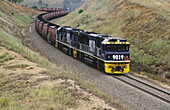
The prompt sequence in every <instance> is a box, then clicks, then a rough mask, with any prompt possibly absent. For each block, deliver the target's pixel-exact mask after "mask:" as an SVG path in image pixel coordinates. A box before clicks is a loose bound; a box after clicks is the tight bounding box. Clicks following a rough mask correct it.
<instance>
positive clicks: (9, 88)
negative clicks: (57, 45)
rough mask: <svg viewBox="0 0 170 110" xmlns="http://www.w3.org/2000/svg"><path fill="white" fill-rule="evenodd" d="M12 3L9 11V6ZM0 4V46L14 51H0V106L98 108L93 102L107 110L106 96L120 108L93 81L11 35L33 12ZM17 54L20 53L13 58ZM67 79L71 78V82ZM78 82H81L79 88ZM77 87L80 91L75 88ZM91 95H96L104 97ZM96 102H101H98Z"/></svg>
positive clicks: (15, 108)
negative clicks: (45, 56)
mask: <svg viewBox="0 0 170 110" xmlns="http://www.w3.org/2000/svg"><path fill="white" fill-rule="evenodd" d="M9 4H10V5H9ZM11 5H12V7H13V9H12V10H11V8H9V7H11ZM0 6H1V7H0V10H2V11H1V12H0V18H1V19H0V23H2V25H1V26H2V27H3V28H1V29H0V46H3V48H4V47H5V48H7V49H8V51H9V50H13V51H15V52H17V53H15V52H11V51H10V52H11V53H13V54H15V56H11V55H9V52H5V51H1V50H0V61H1V62H0V68H1V69H0V108H1V109H9V110H12V109H14V110H20V109H27V110H28V109H67V108H73V109H74V108H75V107H76V108H78V107H79V108H80V109H81V108H83V107H86V108H87V107H89V109H90V107H91V108H97V107H95V106H93V105H91V104H92V103H96V104H94V105H97V106H98V107H100V108H102V109H107V108H108V109H109V108H110V107H109V106H108V105H107V104H105V102H104V101H103V99H104V100H106V99H108V100H109V101H112V102H113V103H111V104H112V105H113V106H116V107H118V109H123V107H122V105H120V104H118V103H117V102H115V101H113V100H112V99H109V98H106V95H104V94H103V93H102V92H100V91H99V90H98V89H97V87H96V86H95V85H94V84H92V83H89V82H86V81H83V80H81V79H79V78H78V77H77V76H75V75H74V74H73V72H71V71H69V70H65V69H64V67H62V66H61V67H56V65H54V64H52V63H51V62H50V61H48V59H46V58H44V57H42V56H41V55H40V54H38V53H36V52H34V51H32V50H31V49H29V48H27V47H26V45H25V44H23V42H22V41H21V40H20V39H18V38H16V37H14V36H13V35H16V32H20V30H21V29H25V30H26V26H28V25H29V24H30V23H31V22H32V21H33V19H32V17H31V16H32V15H30V13H29V12H28V13H29V14H28V13H27V12H26V13H25V12H24V11H22V12H20V11H21V10H22V7H20V6H17V5H14V4H11V3H6V2H0ZM4 7H5V8H4ZM17 8H19V9H17ZM23 9H24V8H23ZM18 12H20V13H18ZM11 14H13V16H11ZM10 19H12V20H13V21H10ZM18 34H20V33H18ZM18 34H17V35H18ZM23 34H25V31H23ZM17 37H18V36H17ZM18 53H20V54H21V55H19V57H16V56H17V54H18ZM4 58H5V59H4ZM13 58H15V59H13ZM12 59H13V60H12ZM27 59H29V60H27ZM30 61H32V62H30ZM33 62H35V63H33ZM42 67H44V68H42ZM47 70H48V71H47ZM56 71H57V72H56ZM70 79H72V80H74V81H71V82H70V81H69V80H70ZM75 81H76V82H75ZM62 82H63V83H62ZM73 82H75V83H73ZM78 85H81V88H80V86H78ZM77 87H79V88H77ZM82 88H83V89H82ZM78 89H80V90H79V91H78ZM84 89H86V90H87V91H89V92H90V93H91V94H90V93H89V92H86V91H85V90H84ZM93 94H95V95H99V96H100V97H103V99H102V98H98V97H96V96H94V95H93ZM91 97H93V98H91ZM87 100H88V101H87ZM96 100H97V101H96ZM76 101H77V102H76ZM99 101H100V102H101V103H98V102H99ZM75 102H76V103H75ZM85 102H86V103H85ZM87 103H88V104H89V105H87Z"/></svg>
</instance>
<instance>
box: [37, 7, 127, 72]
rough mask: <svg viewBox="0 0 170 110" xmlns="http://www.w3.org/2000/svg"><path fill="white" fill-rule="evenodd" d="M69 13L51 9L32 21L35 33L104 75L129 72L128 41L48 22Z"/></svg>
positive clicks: (64, 10)
mask: <svg viewBox="0 0 170 110" xmlns="http://www.w3.org/2000/svg"><path fill="white" fill-rule="evenodd" d="M47 11H48V10H47ZM68 13H69V10H68V9H60V10H55V11H53V9H50V11H48V13H43V14H40V15H38V16H37V17H36V20H35V28H36V30H37V32H38V33H39V34H40V36H42V37H44V38H45V39H46V40H47V42H49V43H50V44H52V45H54V46H55V47H56V48H58V49H59V50H61V51H63V52H64V53H66V54H68V55H70V56H72V57H74V58H76V59H79V60H81V61H82V62H85V63H87V64H88V65H90V66H93V67H95V68H97V69H99V70H101V71H103V72H105V73H107V74H124V73H128V72H129V70H130V51H129V49H130V44H129V42H128V41H127V40H125V39H121V38H117V37H111V36H108V35H106V34H100V33H95V32H88V31H84V30H81V29H75V28H72V27H69V26H59V25H56V24H53V23H51V22H49V20H51V19H54V18H58V17H61V16H64V15H66V14H68Z"/></svg>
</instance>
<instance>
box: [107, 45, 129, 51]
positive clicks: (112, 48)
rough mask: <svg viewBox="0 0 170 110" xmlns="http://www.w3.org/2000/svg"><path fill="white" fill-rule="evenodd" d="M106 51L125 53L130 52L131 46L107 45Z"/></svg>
mask: <svg viewBox="0 0 170 110" xmlns="http://www.w3.org/2000/svg"><path fill="white" fill-rule="evenodd" d="M106 51H109V52H112V51H114V52H124V51H129V44H112V45H106Z"/></svg>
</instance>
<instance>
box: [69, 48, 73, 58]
mask: <svg viewBox="0 0 170 110" xmlns="http://www.w3.org/2000/svg"><path fill="white" fill-rule="evenodd" d="M69 55H70V56H72V49H71V48H69Z"/></svg>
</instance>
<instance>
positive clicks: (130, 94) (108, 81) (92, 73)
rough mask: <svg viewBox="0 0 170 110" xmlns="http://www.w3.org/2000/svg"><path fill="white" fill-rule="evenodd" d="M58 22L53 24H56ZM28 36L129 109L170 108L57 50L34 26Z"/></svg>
mask: <svg viewBox="0 0 170 110" xmlns="http://www.w3.org/2000/svg"><path fill="white" fill-rule="evenodd" d="M56 20H57V19H56ZM56 20H53V21H52V22H56ZM27 36H28V37H29V38H30V41H31V43H32V44H33V45H34V46H35V47H36V48H37V49H38V50H39V51H40V52H41V53H43V54H44V55H45V56H47V57H48V58H49V59H51V60H52V61H53V62H54V63H56V64H57V65H65V66H66V68H67V69H68V70H71V71H73V72H74V73H76V74H77V75H79V76H81V77H83V78H85V79H88V80H90V81H92V82H94V83H95V84H96V85H97V86H98V87H99V88H100V89H101V90H102V91H104V92H105V93H106V94H108V95H109V96H110V97H112V98H114V99H116V100H118V101H119V102H120V103H122V104H123V105H125V106H127V107H128V108H130V109H134V110H136V109H140V110H143V109H148V110H153V109H154V110H160V109H163V110H168V109H169V108H170V104H168V103H166V102H164V101H162V100H159V99H158V98H155V97H153V96H151V95H149V94H148V93H146V92H143V91H141V90H139V89H137V88H134V86H131V85H129V84H127V83H124V82H122V81H119V80H117V79H116V78H114V77H111V76H108V75H105V74H104V73H102V72H100V71H98V70H96V69H94V68H91V67H89V66H87V65H86V64H84V63H82V62H80V61H78V60H75V59H73V58H72V57H70V56H68V55H66V54H64V53H63V52H61V51H59V50H57V49H56V48H54V47H53V46H51V45H50V44H48V43H47V42H46V41H44V40H43V39H42V38H41V37H40V36H39V35H38V34H37V32H36V31H35V26H34V24H33V25H32V26H31V28H30V31H29V32H28V34H27ZM42 45H43V46H42ZM70 68H71V69H70ZM120 77H122V76H120Z"/></svg>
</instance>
